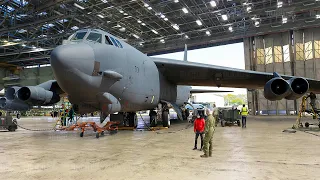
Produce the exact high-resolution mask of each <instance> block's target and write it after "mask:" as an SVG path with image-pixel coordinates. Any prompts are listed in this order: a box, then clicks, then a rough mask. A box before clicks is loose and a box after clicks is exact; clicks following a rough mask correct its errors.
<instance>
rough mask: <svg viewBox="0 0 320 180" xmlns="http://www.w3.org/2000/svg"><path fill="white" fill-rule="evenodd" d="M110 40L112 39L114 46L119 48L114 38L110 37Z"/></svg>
mask: <svg viewBox="0 0 320 180" xmlns="http://www.w3.org/2000/svg"><path fill="white" fill-rule="evenodd" d="M110 39H111V41H112V42H113V44H114V45H115V46H117V47H119V46H118V44H117V42H116V40H114V39H113V37H111V36H110Z"/></svg>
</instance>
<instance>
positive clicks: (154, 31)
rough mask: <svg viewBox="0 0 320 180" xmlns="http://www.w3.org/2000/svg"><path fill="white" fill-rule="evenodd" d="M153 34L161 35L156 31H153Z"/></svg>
mask: <svg viewBox="0 0 320 180" xmlns="http://www.w3.org/2000/svg"><path fill="white" fill-rule="evenodd" d="M151 31H152V32H153V33H155V34H159V33H158V32H157V31H156V30H154V29H152V30H151Z"/></svg>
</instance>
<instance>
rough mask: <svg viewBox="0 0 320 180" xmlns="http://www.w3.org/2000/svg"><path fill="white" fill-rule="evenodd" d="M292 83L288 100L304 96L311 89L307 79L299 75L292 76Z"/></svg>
mask: <svg viewBox="0 0 320 180" xmlns="http://www.w3.org/2000/svg"><path fill="white" fill-rule="evenodd" d="M287 82H288V84H289V85H290V90H291V91H290V94H289V95H288V96H286V97H285V98H286V99H288V100H295V99H298V98H300V97H302V96H303V95H304V94H305V93H306V92H307V91H308V90H309V83H308V81H307V80H306V79H304V78H301V77H297V78H291V79H289V80H288V81H287Z"/></svg>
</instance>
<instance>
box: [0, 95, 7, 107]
mask: <svg viewBox="0 0 320 180" xmlns="http://www.w3.org/2000/svg"><path fill="white" fill-rule="evenodd" d="M6 102H7V100H6V98H4V97H2V98H0V108H4V107H5V106H6Z"/></svg>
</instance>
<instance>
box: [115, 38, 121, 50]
mask: <svg viewBox="0 0 320 180" xmlns="http://www.w3.org/2000/svg"><path fill="white" fill-rule="evenodd" d="M115 40H116V41H117V43H118V45H119V47H121V48H122V44H121V43H120V42H119V41H118V39H115Z"/></svg>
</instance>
